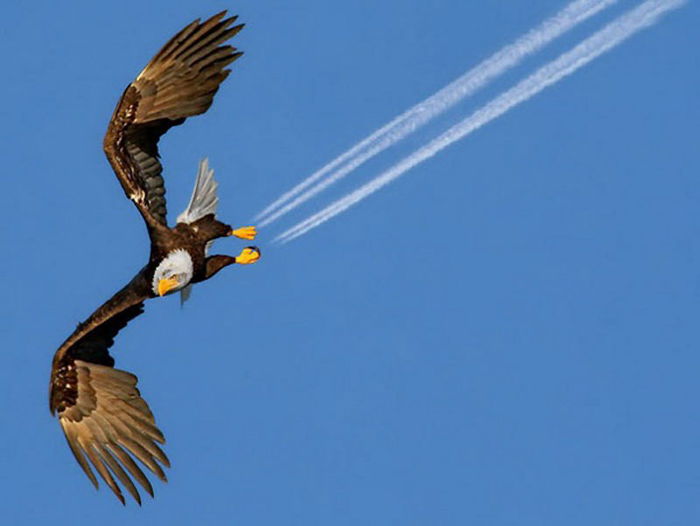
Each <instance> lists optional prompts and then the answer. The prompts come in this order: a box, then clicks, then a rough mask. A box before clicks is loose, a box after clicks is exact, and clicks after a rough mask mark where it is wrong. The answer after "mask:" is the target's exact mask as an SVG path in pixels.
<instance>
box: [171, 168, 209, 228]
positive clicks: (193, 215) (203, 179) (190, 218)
mask: <svg viewBox="0 0 700 526" xmlns="http://www.w3.org/2000/svg"><path fill="white" fill-rule="evenodd" d="M218 186H219V184H218V183H217V182H216V180H215V179H214V170H212V169H211V168H209V160H208V159H202V160H201V161H199V170H198V171H197V179H196V180H195V182H194V190H192V197H190V202H189V204H188V205H187V208H185V210H184V211H183V212H182V213H181V214H180V215H179V216H177V222H178V223H193V222H194V221H197V219H201V218H202V217H204V216H205V215H207V214H216V205H218V204H219V198H218V196H217V195H216V188H217V187H218Z"/></svg>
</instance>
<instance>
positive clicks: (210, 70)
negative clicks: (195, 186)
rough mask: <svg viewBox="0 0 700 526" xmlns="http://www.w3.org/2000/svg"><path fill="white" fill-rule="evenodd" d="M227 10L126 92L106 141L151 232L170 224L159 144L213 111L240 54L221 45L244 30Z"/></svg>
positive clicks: (176, 45) (192, 32)
mask: <svg viewBox="0 0 700 526" xmlns="http://www.w3.org/2000/svg"><path fill="white" fill-rule="evenodd" d="M225 15H226V11H223V12H221V13H219V14H217V15H214V16H213V17H211V18H210V19H209V20H206V21H205V22H200V21H199V19H198V20H195V21H194V22H192V23H191V24H190V25H188V26H187V27H185V28H184V29H182V30H181V31H180V32H179V33H178V34H177V35H175V36H174V37H173V38H172V39H171V40H170V41H169V42H168V43H167V44H165V46H163V49H161V50H160V51H159V52H158V53H157V54H156V56H155V57H153V58H152V59H151V61H150V62H149V63H148V65H147V66H146V67H145V68H144V69H143V71H141V73H140V74H139V76H138V77H136V80H134V82H132V83H131V84H130V85H129V86H128V87H127V88H126V90H125V91H124V94H123V95H122V98H121V100H120V101H119V104H117V107H116V109H115V110H114V114H113V115H112V119H111V121H110V123H109V127H108V128H107V134H106V135H105V138H104V150H105V153H106V154H107V159H109V162H110V164H111V165H112V168H113V169H114V171H115V173H116V174H117V177H118V178H119V181H120V182H121V185H122V187H123V188H124V192H125V193H126V195H127V196H128V197H129V198H130V199H132V200H133V201H134V203H136V206H137V207H138V209H139V212H141V215H142V216H143V218H144V220H145V221H146V224H147V225H148V227H149V231H150V230H151V229H152V228H154V227H157V226H158V225H159V224H161V225H166V224H167V221H166V208H165V186H164V183H163V177H162V176H161V172H162V171H163V167H162V166H161V164H160V161H159V160H158V140H159V139H160V137H161V135H163V134H164V133H165V132H167V131H168V129H170V128H171V127H172V126H177V125H178V124H182V123H183V122H184V121H185V119H186V118H187V117H192V116H194V115H199V114H200V113H204V112H205V111H207V109H209V106H211V103H212V101H213V99H214V94H215V93H216V91H217V90H218V89H219V85H220V84H221V82H223V80H224V79H225V78H226V77H227V76H228V74H229V73H230V70H228V69H224V68H226V66H227V65H229V64H230V63H231V62H233V61H234V60H236V59H237V58H238V57H239V56H241V55H242V53H240V52H236V48H234V47H232V46H228V45H223V43H224V42H225V41H227V40H228V39H229V38H231V37H233V36H234V35H235V34H236V33H238V32H239V31H240V30H241V29H242V28H243V24H239V25H236V26H233V27H230V26H231V25H232V24H233V23H234V22H235V20H236V18H237V17H235V16H234V17H231V18H225V19H224V16H225Z"/></svg>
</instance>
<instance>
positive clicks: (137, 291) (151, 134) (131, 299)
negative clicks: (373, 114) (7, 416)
mask: <svg viewBox="0 0 700 526" xmlns="http://www.w3.org/2000/svg"><path fill="white" fill-rule="evenodd" d="M224 16H225V12H222V13H219V14H217V15H215V16H213V17H211V18H210V19H208V20H206V21H205V22H200V21H199V20H196V21H194V22H192V23H191V24H189V25H188V26H186V27H185V28H184V29H182V30H181V31H180V32H179V33H177V34H176V35H175V36H174V37H173V38H172V39H171V40H170V41H169V42H168V43H167V44H165V46H164V47H163V48H162V49H161V50H160V51H159V52H158V53H157V54H156V55H155V56H154V57H153V59H151V61H150V62H149V63H148V65H147V66H146V67H145V68H144V69H143V71H141V73H140V74H139V75H138V77H137V78H136V80H134V82H132V83H131V84H130V85H129V86H128V87H127V88H126V90H125V91H124V94H123V95H122V97H121V99H120V101H119V103H118V104H117V107H116V109H115V111H114V114H113V116H112V119H111V121H110V123H109V127H108V129H107V133H106V135H105V139H104V150H105V153H106V154H107V158H108V160H109V162H110V164H111V165H112V168H113V169H114V172H115V173H116V175H117V178H118V179H119V182H120V183H121V185H122V188H123V189H124V192H125V193H126V195H127V196H128V197H129V198H130V199H131V200H132V201H133V202H134V203H135V205H136V207H137V208H138V210H139V212H140V214H141V215H142V216H143V219H144V221H145V223H146V226H147V229H148V233H149V236H150V238H151V253H150V257H149V260H148V263H147V264H146V266H145V267H144V268H143V269H141V271H139V272H138V274H137V275H136V276H135V277H134V278H133V279H132V280H131V281H130V282H129V283H128V284H127V285H126V286H125V287H124V288H122V289H121V290H120V291H119V292H117V293H116V294H115V295H114V296H113V297H112V298H111V299H109V300H108V301H107V302H106V303H104V304H103V305H102V306H101V307H100V308H98V309H97V310H96V311H95V312H94V313H93V314H92V315H91V316H90V317H89V318H88V319H87V320H86V321H85V322H83V323H81V324H79V325H78V327H77V329H76V330H75V331H74V332H73V334H71V335H70V336H69V337H68V339H67V340H66V341H65V342H64V343H63V344H62V345H61V346H60V347H59V349H58V350H57V351H56V354H55V355H54V359H53V366H52V369H51V380H50V386H49V388H50V394H49V405H50V409H51V411H52V413H56V414H57V415H58V418H59V422H60V424H61V427H62V429H63V432H64V433H65V436H66V439H67V441H68V445H69V447H70V449H71V451H72V452H73V454H74V456H75V458H76V460H77V461H78V464H79V465H80V466H81V468H82V469H83V471H85V474H86V475H87V476H88V478H89V479H90V480H91V481H92V483H93V484H94V485H95V486H96V487H97V485H98V479H97V477H96V476H95V474H94V472H93V471H92V469H95V470H96V471H97V473H98V475H99V476H100V477H101V478H102V479H103V480H104V481H105V483H106V484H107V485H108V486H109V487H110V488H111V489H112V491H113V492H114V494H115V495H116V496H117V497H118V498H119V500H120V501H121V502H122V503H124V502H125V501H124V496H123V494H122V491H121V489H120V486H119V484H121V485H122V486H123V487H124V488H126V490H127V491H128V492H129V493H130V494H131V495H132V496H133V497H134V499H135V500H136V501H137V502H138V503H139V504H140V503H141V498H140V495H139V491H138V489H137V487H136V484H135V483H134V481H135V482H136V483H138V484H139V485H140V486H141V487H142V488H143V489H144V490H146V492H147V493H149V494H150V495H151V496H153V488H152V486H151V483H150V482H149V480H148V478H147V477H146V476H145V474H144V472H143V470H142V468H141V467H139V465H138V464H137V463H136V462H135V460H138V461H140V462H141V463H142V464H143V465H144V466H146V468H148V470H150V471H151V472H152V473H154V474H155V475H156V476H157V477H158V478H160V479H161V480H163V481H165V480H166V477H165V473H164V472H163V467H168V466H169V461H168V458H167V457H166V456H165V453H163V451H162V450H161V449H160V447H159V446H158V444H162V443H164V441H165V440H164V437H163V434H162V433H161V431H160V430H159V429H158V427H157V426H156V423H155V419H154V417H153V414H152V413H151V411H150V409H149V407H148V404H146V402H145V401H144V400H143V399H142V398H141V395H140V393H139V390H138V389H137V388H136V383H137V379H136V376H134V375H133V374H131V373H128V372H126V371H121V370H118V369H115V368H114V367H113V366H114V359H113V358H112V357H111V356H110V354H109V349H110V347H111V346H112V344H113V343H114V338H115V337H116V336H117V333H118V332H119V331H120V330H121V329H123V328H124V327H125V326H126V324H127V323H128V322H130V321H131V320H133V319H134V318H136V317H137V316H139V315H140V314H141V313H142V312H143V305H144V302H145V301H146V300H147V299H149V298H153V297H157V296H158V295H162V294H164V293H167V292H169V291H170V289H167V290H166V289H163V288H162V287H166V286H167V287H175V288H180V289H181V288H182V287H184V286H186V285H189V284H190V283H197V282H199V281H203V280H205V279H208V278H210V277H211V276H213V275H214V274H216V273H217V272H218V271H219V270H221V269H222V268H224V267H226V266H228V265H231V264H233V263H250V262H254V261H255V260H256V259H257V257H259V251H257V249H256V248H255V247H248V248H247V249H246V250H244V251H243V252H242V253H241V256H239V258H238V259H237V258H235V257H231V256H211V257H207V247H208V245H209V244H210V243H211V242H212V241H213V240H214V239H217V238H219V237H225V236H229V235H231V234H234V235H238V234H236V232H235V231H232V229H231V227H230V226H229V225H226V224H224V223H221V222H220V221H218V220H217V219H216V218H215V216H214V214H213V213H208V214H204V215H202V217H195V218H191V220H188V221H185V222H180V223H178V224H176V225H175V227H173V228H169V227H168V225H167V221H166V203H165V186H164V182H163V177H162V171H163V167H162V165H161V163H160V160H159V156H158V140H159V139H160V137H161V136H162V135H163V134H164V133H165V132H166V131H168V129H170V128H171V127H172V126H177V125H179V124H182V123H183V122H184V121H185V119H186V118H187V117H192V116H194V115H199V114H201V113H204V112H205V111H207V109H208V108H209V106H211V103H212V101H213V98H214V94H215V93H216V91H217V90H218V89H219V85H220V84H221V82H222V81H223V80H224V79H225V78H226V77H227V76H228V74H229V72H230V71H229V70H228V69H225V68H226V66H228V65H229V64H231V63H232V62H233V61H234V60H236V59H237V58H238V57H239V56H240V55H241V53H239V52H237V51H236V49H235V48H234V47H232V46H229V45H224V42H226V41H227V40H228V39H230V38H231V37H233V36H234V35H235V34H236V33H238V32H239V31H240V30H241V28H242V27H243V25H242V24H240V25H233V24H234V22H235V20H236V17H231V18H224ZM210 175H211V174H210ZM214 189H215V183H214ZM214 201H216V199H215V195H214ZM215 205H216V203H215V202H214V205H213V206H214V207H215ZM209 206H211V205H209ZM239 237H244V236H243V235H239ZM246 238H247V239H250V237H246ZM183 262H184V263H183ZM170 266H172V267H173V269H175V270H173V272H175V271H178V270H181V271H182V272H180V273H176V274H173V275H174V276H175V277H172V278H171V277H167V276H169V275H168V274H163V276H164V277H163V278H162V279H159V277H158V273H159V272H161V270H160V269H165V270H163V271H162V272H170V271H169V270H168V269H169V268H170ZM182 276H184V277H182ZM185 278H187V282H186V283H184V282H181V281H180V280H184V279H185ZM164 283H165V285H164ZM173 283H174V285H173ZM164 290H166V291H165V292H163V291H164Z"/></svg>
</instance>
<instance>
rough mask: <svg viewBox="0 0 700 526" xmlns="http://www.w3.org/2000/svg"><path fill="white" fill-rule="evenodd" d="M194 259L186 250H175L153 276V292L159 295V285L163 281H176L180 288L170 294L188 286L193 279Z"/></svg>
mask: <svg viewBox="0 0 700 526" xmlns="http://www.w3.org/2000/svg"><path fill="white" fill-rule="evenodd" d="M192 273H193V267H192V257H191V256H190V254H189V253H188V252H187V251H186V250H184V249H178V250H173V251H172V252H170V253H169V254H168V255H167V256H166V257H165V259H163V261H161V262H160V264H159V265H158V266H157V267H156V271H155V273H154V274H153V283H152V287H153V292H154V293H155V294H158V284H159V283H160V280H162V279H175V280H177V282H178V286H177V287H175V288H174V289H172V291H170V292H174V291H176V290H180V289H181V288H183V287H185V286H187V284H188V283H189V282H190V280H191V279H192Z"/></svg>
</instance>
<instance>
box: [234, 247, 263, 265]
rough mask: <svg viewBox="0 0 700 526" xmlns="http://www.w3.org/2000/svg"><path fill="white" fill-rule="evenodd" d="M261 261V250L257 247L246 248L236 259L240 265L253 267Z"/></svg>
mask: <svg viewBox="0 0 700 526" xmlns="http://www.w3.org/2000/svg"><path fill="white" fill-rule="evenodd" d="M259 259H260V249H258V248H257V247H246V248H244V249H243V250H242V251H241V253H240V254H239V255H238V256H237V257H236V263H238V264H239V265H251V264H253V263H255V262H256V261H257V260H259Z"/></svg>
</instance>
